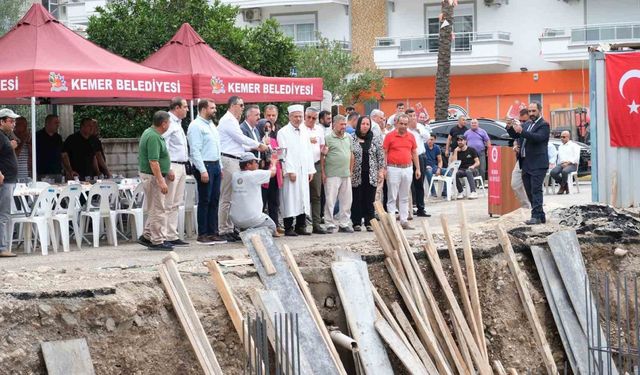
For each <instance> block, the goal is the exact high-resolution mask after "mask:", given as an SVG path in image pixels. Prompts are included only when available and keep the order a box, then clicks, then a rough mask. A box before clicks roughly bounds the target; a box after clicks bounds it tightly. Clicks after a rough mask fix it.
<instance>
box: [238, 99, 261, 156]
mask: <svg viewBox="0 0 640 375" xmlns="http://www.w3.org/2000/svg"><path fill="white" fill-rule="evenodd" d="M259 120H260V107H258V106H257V105H249V106H247V107H246V108H245V109H244V122H243V123H242V124H240V129H241V130H242V134H244V135H246V136H247V137H249V138H252V139H254V140H256V141H258V142H262V140H261V138H260V132H259V131H258V127H257V126H258V121H259ZM247 151H251V152H253V154H254V155H255V156H256V157H257V158H260V152H259V151H258V149H250V150H247Z"/></svg>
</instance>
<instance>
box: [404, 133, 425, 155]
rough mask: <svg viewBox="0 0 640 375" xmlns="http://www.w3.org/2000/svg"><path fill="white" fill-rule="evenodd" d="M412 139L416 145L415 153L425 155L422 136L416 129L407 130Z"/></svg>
mask: <svg viewBox="0 0 640 375" xmlns="http://www.w3.org/2000/svg"><path fill="white" fill-rule="evenodd" d="M408 130H409V132H410V133H411V134H413V137H414V138H415V139H416V144H417V146H418V148H417V151H418V155H422V154H424V153H425V151H426V149H425V148H424V140H422V135H421V134H420V131H419V130H418V129H408Z"/></svg>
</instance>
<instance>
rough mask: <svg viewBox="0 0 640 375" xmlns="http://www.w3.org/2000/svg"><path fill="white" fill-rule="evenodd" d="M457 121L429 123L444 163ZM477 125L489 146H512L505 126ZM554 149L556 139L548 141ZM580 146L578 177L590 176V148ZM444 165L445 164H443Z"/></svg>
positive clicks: (482, 120) (491, 122)
mask: <svg viewBox="0 0 640 375" xmlns="http://www.w3.org/2000/svg"><path fill="white" fill-rule="evenodd" d="M457 123H458V121H457V120H446V121H436V122H433V123H431V134H435V135H436V144H437V145H439V146H440V148H442V152H443V160H444V162H445V163H446V159H447V158H446V156H445V155H444V150H445V147H446V144H447V137H448V136H449V131H450V130H451V128H453V127H454V126H456V124H457ZM478 124H479V125H480V128H482V129H484V130H485V131H486V132H487V134H488V135H489V139H491V144H492V145H495V146H513V138H511V137H510V136H509V133H508V132H507V128H506V124H505V123H504V122H501V121H496V120H492V119H485V118H479V119H478ZM549 142H551V143H552V144H553V145H554V146H555V147H556V149H557V148H558V147H560V144H561V143H562V141H561V140H560V139H558V138H551V139H549ZM576 144H578V146H580V164H579V165H578V176H585V175H589V174H591V148H590V146H589V145H587V144H584V143H582V142H576ZM445 165H446V164H445Z"/></svg>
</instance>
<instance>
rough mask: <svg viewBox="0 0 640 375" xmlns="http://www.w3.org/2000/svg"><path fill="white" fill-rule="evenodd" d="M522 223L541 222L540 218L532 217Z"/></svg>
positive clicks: (534, 223) (533, 223)
mask: <svg viewBox="0 0 640 375" xmlns="http://www.w3.org/2000/svg"><path fill="white" fill-rule="evenodd" d="M524 223H525V224H527V225H538V224H541V223H542V220H540V219H538V218H537V217H532V218H531V219H529V220H527V221H525V222H524Z"/></svg>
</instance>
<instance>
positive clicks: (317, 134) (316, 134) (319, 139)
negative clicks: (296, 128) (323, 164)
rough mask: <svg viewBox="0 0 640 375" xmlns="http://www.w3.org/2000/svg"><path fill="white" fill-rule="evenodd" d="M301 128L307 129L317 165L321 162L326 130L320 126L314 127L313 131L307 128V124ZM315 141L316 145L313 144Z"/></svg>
mask: <svg viewBox="0 0 640 375" xmlns="http://www.w3.org/2000/svg"><path fill="white" fill-rule="evenodd" d="M300 126H304V127H306V129H307V133H308V134H309V143H310V144H311V151H312V152H313V162H314V163H317V162H319V161H320V150H322V146H324V136H325V128H324V126H322V125H318V124H316V125H314V126H313V129H311V128H309V127H307V126H306V125H305V124H301V125H300ZM329 129H330V128H329ZM314 139H315V141H316V143H313V142H312V140H314Z"/></svg>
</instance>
